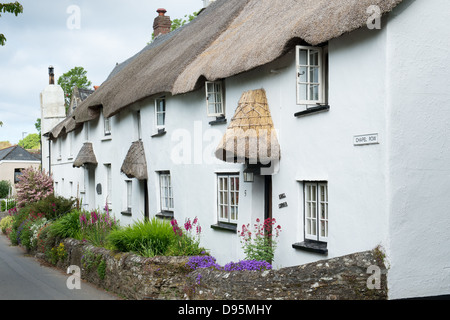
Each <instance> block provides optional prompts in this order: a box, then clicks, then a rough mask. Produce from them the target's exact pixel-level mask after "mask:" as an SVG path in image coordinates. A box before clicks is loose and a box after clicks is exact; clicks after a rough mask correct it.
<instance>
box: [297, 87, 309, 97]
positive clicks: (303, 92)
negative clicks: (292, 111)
mask: <svg viewBox="0 0 450 320" xmlns="http://www.w3.org/2000/svg"><path fill="white" fill-rule="evenodd" d="M298 97H299V99H300V100H302V101H304V100H308V85H307V84H300V85H299V86H298Z"/></svg>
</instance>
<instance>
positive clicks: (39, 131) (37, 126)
mask: <svg viewBox="0 0 450 320" xmlns="http://www.w3.org/2000/svg"><path fill="white" fill-rule="evenodd" d="M34 126H35V127H36V130H37V132H38V133H39V135H41V118H37V119H36V123H35V124H34Z"/></svg>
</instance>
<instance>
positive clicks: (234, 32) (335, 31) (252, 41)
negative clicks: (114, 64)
mask: <svg viewBox="0 0 450 320" xmlns="http://www.w3.org/2000/svg"><path fill="white" fill-rule="evenodd" d="M401 1H402V0H339V1H330V0H216V1H215V2H213V3H212V4H211V5H210V6H208V7H207V8H206V9H205V10H204V11H203V12H202V13H201V14H200V15H199V16H198V17H197V18H196V19H194V20H193V21H192V22H190V23H188V24H187V25H185V26H184V27H183V28H182V30H180V31H179V32H177V33H176V34H173V35H171V36H168V37H163V38H162V39H161V40H160V41H158V42H157V43H155V44H153V45H151V47H148V48H146V50H143V51H142V52H140V53H139V54H137V55H136V56H135V57H134V58H133V59H131V61H127V63H126V64H125V65H124V66H123V68H118V69H116V70H115V71H114V76H112V77H111V78H109V79H108V80H107V81H105V82H104V83H103V84H102V85H101V86H100V87H99V88H98V90H96V91H95V92H94V93H93V94H92V95H91V96H90V97H89V98H88V99H87V100H86V101H85V102H83V103H82V105H81V106H79V107H78V108H77V110H75V112H74V115H73V116H74V119H75V120H76V122H77V123H80V122H84V121H89V120H92V119H95V118H96V117H98V116H99V113H100V108H101V107H103V109H102V110H103V115H104V116H105V117H111V116H113V115H115V114H117V113H118V112H120V111H121V110H123V109H124V108H126V107H128V106H129V105H131V104H133V103H135V102H138V101H141V100H143V99H145V98H148V97H153V96H155V95H156V94H163V93H170V94H172V95H176V94H182V93H187V92H190V91H193V90H195V89H197V88H199V86H200V85H202V83H201V81H200V80H202V79H203V80H204V79H207V80H211V81H213V80H217V79H223V78H227V77H230V76H233V75H236V74H239V73H242V72H245V71H248V70H251V69H254V68H256V67H258V66H262V65H264V64H267V63H269V62H271V61H274V60H275V59H277V58H279V57H280V56H281V55H283V54H285V53H286V52H287V50H289V49H291V48H292V46H293V45H295V44H296V43H300V42H301V41H305V42H307V43H310V44H311V45H316V44H320V43H323V42H326V41H329V40H331V39H333V38H336V37H339V36H341V35H342V34H344V33H348V32H351V31H353V30H355V29H358V28H361V27H363V26H365V25H366V23H367V21H368V20H369V18H370V17H371V15H372V12H368V11H367V9H368V8H369V7H370V6H372V5H376V6H378V7H379V8H380V11H381V14H385V13H388V12H390V11H391V10H392V9H393V8H394V7H396V6H397V5H398V4H399V3H400V2H401Z"/></svg>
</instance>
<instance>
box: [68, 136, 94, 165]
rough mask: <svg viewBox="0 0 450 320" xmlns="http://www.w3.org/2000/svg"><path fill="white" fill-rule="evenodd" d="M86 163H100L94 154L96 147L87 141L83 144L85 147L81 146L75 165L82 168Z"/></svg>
mask: <svg viewBox="0 0 450 320" xmlns="http://www.w3.org/2000/svg"><path fill="white" fill-rule="evenodd" d="M86 164H93V165H97V164H98V163H97V158H96V157H95V154H94V148H93V147H92V143H90V142H86V143H84V144H83V147H81V150H80V152H79V153H78V155H77V157H76V159H75V161H74V163H73V167H74V168H80V167H82V166H84V165H86Z"/></svg>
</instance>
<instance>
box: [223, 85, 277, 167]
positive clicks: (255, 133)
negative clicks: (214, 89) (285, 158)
mask: <svg viewBox="0 0 450 320" xmlns="http://www.w3.org/2000/svg"><path fill="white" fill-rule="evenodd" d="M215 155H216V157H217V158H218V159H220V160H222V161H226V162H238V163H250V164H258V163H259V164H268V163H270V162H272V161H276V160H279V159H280V145H279V143H278V138H277V133H276V131H275V128H274V125H273V121H272V117H271V115H270V110H269V104H268V102H267V97H266V92H265V91H264V90H263V89H259V90H252V91H247V92H244V93H243V94H242V97H241V99H240V100H239V104H238V107H237V109H236V112H235V114H234V116H233V118H232V119H231V122H230V125H229V126H228V128H227V130H226V132H225V135H224V136H223V138H222V141H221V142H220V144H219V146H218V147H217V149H216V152H215Z"/></svg>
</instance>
